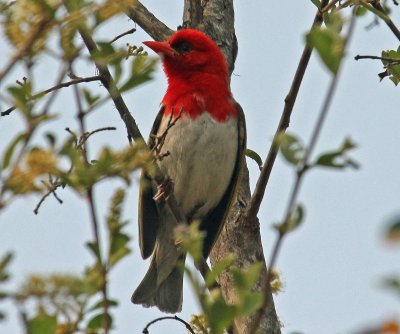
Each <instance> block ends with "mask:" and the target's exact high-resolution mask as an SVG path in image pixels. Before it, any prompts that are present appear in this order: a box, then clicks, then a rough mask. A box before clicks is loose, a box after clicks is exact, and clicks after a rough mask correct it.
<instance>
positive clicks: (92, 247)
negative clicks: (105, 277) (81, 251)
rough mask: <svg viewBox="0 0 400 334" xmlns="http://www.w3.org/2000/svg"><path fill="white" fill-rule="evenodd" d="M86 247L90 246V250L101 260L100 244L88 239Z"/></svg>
mask: <svg viewBox="0 0 400 334" xmlns="http://www.w3.org/2000/svg"><path fill="white" fill-rule="evenodd" d="M86 247H87V248H89V250H90V251H91V252H92V253H93V255H94V256H95V257H96V259H97V261H99V262H101V255H100V249H99V244H97V243H95V242H91V241H88V242H87V243H86Z"/></svg>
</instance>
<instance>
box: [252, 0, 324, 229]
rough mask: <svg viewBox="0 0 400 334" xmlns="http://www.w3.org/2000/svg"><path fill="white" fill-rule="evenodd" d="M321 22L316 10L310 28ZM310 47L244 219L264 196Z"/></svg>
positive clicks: (296, 78) (299, 69)
mask: <svg viewBox="0 0 400 334" xmlns="http://www.w3.org/2000/svg"><path fill="white" fill-rule="evenodd" d="M327 3H328V0H323V1H322V2H321V6H322V7H324V6H326V4H327ZM321 24H322V15H321V13H320V12H319V11H317V13H316V15H315V18H314V21H313V24H312V26H311V29H310V31H311V30H312V29H314V28H315V27H318V26H321ZM312 50H313V49H312V48H310V47H309V46H308V45H306V46H305V47H304V50H303V53H302V55H301V58H300V61H299V64H298V66H297V70H296V73H295V75H294V78H293V81H292V85H291V87H290V89H289V93H288V95H287V96H286V98H285V106H284V108H283V112H282V116H281V119H280V121H279V124H278V128H277V129H276V131H275V135H274V139H273V141H272V145H271V147H270V149H269V152H268V155H267V158H266V159H265V161H264V163H263V168H262V170H261V173H260V176H259V178H258V180H257V185H256V188H255V190H254V193H253V195H252V197H251V200H250V202H249V204H248V206H247V209H246V212H245V221H247V220H249V219H250V217H255V216H256V215H257V213H258V211H259V210H260V205H261V202H262V200H263V198H264V194H265V189H266V187H267V184H268V180H269V177H270V175H271V171H272V168H273V166H274V163H275V159H276V156H277V154H278V148H279V147H278V145H277V139H278V137H279V136H280V134H281V133H284V132H285V131H286V129H287V128H288V126H289V122H290V117H291V114H292V111H293V107H294V104H295V102H296V98H297V95H298V93H299V89H300V85H301V82H302V80H303V77H304V73H305V71H306V69H307V66H308V63H309V61H310V57H311V53H312Z"/></svg>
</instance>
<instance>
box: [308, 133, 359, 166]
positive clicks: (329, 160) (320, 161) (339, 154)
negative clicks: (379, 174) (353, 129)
mask: <svg viewBox="0 0 400 334" xmlns="http://www.w3.org/2000/svg"><path fill="white" fill-rule="evenodd" d="M356 147H357V145H356V144H355V143H354V142H353V141H352V140H351V139H350V138H345V140H344V142H343V143H342V144H341V146H340V147H339V148H338V149H337V150H335V151H331V152H325V153H322V154H321V155H320V156H319V157H318V158H317V159H316V161H315V163H314V164H313V165H316V166H323V167H330V168H346V167H351V168H354V169H358V168H359V164H358V163H357V162H356V161H354V160H353V159H351V158H348V157H347V156H346V154H347V153H348V152H349V151H351V150H353V149H355V148H356Z"/></svg>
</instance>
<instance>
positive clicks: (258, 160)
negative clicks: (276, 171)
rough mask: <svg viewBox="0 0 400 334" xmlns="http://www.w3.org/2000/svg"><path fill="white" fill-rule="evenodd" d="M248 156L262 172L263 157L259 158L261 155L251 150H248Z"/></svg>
mask: <svg viewBox="0 0 400 334" xmlns="http://www.w3.org/2000/svg"><path fill="white" fill-rule="evenodd" d="M246 155H247V156H248V157H249V158H251V159H253V160H254V161H255V162H256V163H257V165H258V168H259V169H260V170H261V169H262V165H263V161H262V159H261V157H260V156H259V154H258V153H257V152H256V151H253V150H250V149H249V148H247V149H246Z"/></svg>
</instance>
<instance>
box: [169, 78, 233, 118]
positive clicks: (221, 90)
mask: <svg viewBox="0 0 400 334" xmlns="http://www.w3.org/2000/svg"><path fill="white" fill-rule="evenodd" d="M198 79H201V78H198ZM200 81H201V80H200ZM162 104H163V105H164V106H165V112H164V114H165V115H169V114H171V112H173V113H174V117H176V116H178V115H179V114H180V113H181V112H182V113H183V114H184V115H188V116H189V117H191V118H192V119H195V118H197V117H198V116H200V115H201V114H203V113H204V112H208V113H209V114H210V115H211V116H212V117H213V118H214V119H215V120H216V121H218V122H225V121H227V120H228V118H229V117H235V118H236V117H237V116H238V113H237V110H236V107H235V104H234V100H233V98H232V95H231V93H230V91H229V88H228V86H227V84H225V85H220V84H217V83H212V82H209V81H207V82H204V83H203V84H201V83H196V84H193V83H192V84H190V85H189V84H185V83H183V82H179V81H174V80H169V85H168V89H167V92H166V94H165V96H164V98H163V100H162Z"/></svg>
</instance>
